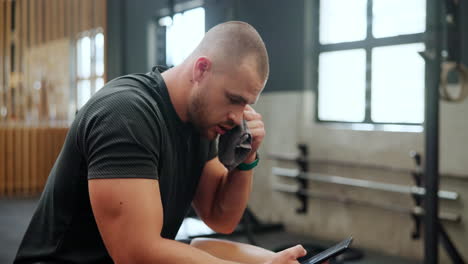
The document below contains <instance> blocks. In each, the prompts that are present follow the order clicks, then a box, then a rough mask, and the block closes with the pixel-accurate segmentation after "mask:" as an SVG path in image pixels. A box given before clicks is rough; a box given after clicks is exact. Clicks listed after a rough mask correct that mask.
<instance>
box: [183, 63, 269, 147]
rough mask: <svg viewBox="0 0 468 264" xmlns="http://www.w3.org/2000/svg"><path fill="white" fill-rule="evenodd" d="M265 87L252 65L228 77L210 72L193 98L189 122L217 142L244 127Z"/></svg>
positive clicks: (198, 86) (189, 111)
mask: <svg viewBox="0 0 468 264" xmlns="http://www.w3.org/2000/svg"><path fill="white" fill-rule="evenodd" d="M263 87H264V82H263V81H261V80H260V78H259V77H258V74H256V72H255V71H254V68H253V67H252V66H249V65H248V64H244V65H243V66H241V67H239V68H238V69H237V70H235V71H233V72H228V73H216V72H213V71H210V72H207V73H206V76H204V78H203V79H202V80H201V81H200V82H197V84H196V85H195V86H194V89H193V90H192V93H191V95H190V97H189V106H188V116H189V121H190V122H191V123H192V124H194V125H195V127H197V129H198V130H199V132H200V133H201V134H202V135H203V136H204V137H206V138H208V139H210V140H213V139H215V138H216V137H217V136H218V135H222V134H224V133H226V132H227V131H228V130H230V129H232V128H233V127H235V126H237V125H239V124H240V123H241V121H242V119H243V115H244V109H245V107H246V105H248V104H253V103H255V102H256V101H257V99H258V96H259V95H260V92H261V91H262V89H263Z"/></svg>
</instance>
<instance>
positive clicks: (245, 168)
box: [237, 153, 260, 171]
mask: <svg viewBox="0 0 468 264" xmlns="http://www.w3.org/2000/svg"><path fill="white" fill-rule="evenodd" d="M259 160H260V158H259V157H258V153H257V154H256V155H255V160H254V161H253V162H252V163H241V164H239V166H237V169H238V170H241V171H248V170H251V169H253V168H255V167H257V165H258V161H259Z"/></svg>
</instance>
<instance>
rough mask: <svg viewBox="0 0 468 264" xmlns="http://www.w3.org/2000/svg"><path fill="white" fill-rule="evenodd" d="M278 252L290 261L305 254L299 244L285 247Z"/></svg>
mask: <svg viewBox="0 0 468 264" xmlns="http://www.w3.org/2000/svg"><path fill="white" fill-rule="evenodd" d="M279 254H281V255H282V257H284V258H285V259H287V260H288V261H290V260H296V259H297V258H300V257H303V256H305V255H306V254H307V251H306V250H305V249H304V247H302V246H301V245H297V246H294V247H291V248H288V249H285V250H283V251H281V252H279Z"/></svg>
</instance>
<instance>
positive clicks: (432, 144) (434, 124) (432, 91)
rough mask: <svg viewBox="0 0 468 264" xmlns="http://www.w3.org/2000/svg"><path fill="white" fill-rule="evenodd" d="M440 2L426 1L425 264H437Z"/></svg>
mask: <svg viewBox="0 0 468 264" xmlns="http://www.w3.org/2000/svg"><path fill="white" fill-rule="evenodd" d="M442 15H443V1H441V0H429V1H427V20H426V25H427V37H428V38H427V42H426V54H425V55H426V56H425V57H426V95H425V123H424V132H425V152H426V155H424V156H425V158H426V160H425V163H424V175H425V179H424V184H425V189H426V194H425V196H424V210H425V214H424V263H425V264H437V263H438V255H439V254H438V235H439V232H438V228H439V226H438V214H439V200H438V197H437V193H438V190H439V82H440V63H441V51H442V45H441V43H442V17H443V16H442Z"/></svg>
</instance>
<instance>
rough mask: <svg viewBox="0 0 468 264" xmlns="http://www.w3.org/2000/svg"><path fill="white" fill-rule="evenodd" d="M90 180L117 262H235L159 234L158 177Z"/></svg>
mask: <svg viewBox="0 0 468 264" xmlns="http://www.w3.org/2000/svg"><path fill="white" fill-rule="evenodd" d="M88 184H89V195H90V200H91V205H92V209H93V213H94V217H95V219H96V222H97V225H98V228H99V232H100V234H101V237H102V238H103V240H104V244H105V246H106V248H107V250H108V252H109V254H110V255H111V257H112V259H113V260H114V262H115V263H116V264H120V263H123V264H126V263H204V264H206V263H213V264H214V263H217V264H219V263H226V264H228V263H234V262H229V261H224V260H221V259H218V258H215V257H213V256H212V255H210V254H208V253H206V252H204V251H202V250H199V249H197V248H194V247H192V246H189V245H186V244H183V243H180V242H177V241H174V240H170V239H165V238H162V237H161V236H160V233H161V229H162V225H163V210H162V204H161V198H160V191H159V183H158V181H156V180H150V179H93V180H89V181H88Z"/></svg>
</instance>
